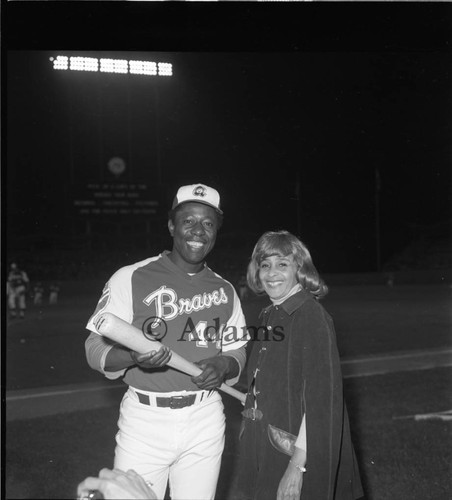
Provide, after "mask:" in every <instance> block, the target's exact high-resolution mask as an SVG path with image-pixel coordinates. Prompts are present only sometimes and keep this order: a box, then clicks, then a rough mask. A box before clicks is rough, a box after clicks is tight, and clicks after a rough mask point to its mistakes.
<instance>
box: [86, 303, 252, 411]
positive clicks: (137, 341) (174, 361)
mask: <svg viewBox="0 0 452 500" xmlns="http://www.w3.org/2000/svg"><path fill="white" fill-rule="evenodd" d="M95 326H96V328H97V330H98V331H99V333H101V334H102V335H104V336H105V337H108V338H109V339H110V340H113V341H115V342H117V343H118V344H121V345H123V346H125V347H128V348H129V349H131V350H132V351H136V352H139V353H140V354H145V353H147V352H149V351H158V350H160V348H161V347H162V345H163V344H162V343H161V342H159V341H158V340H152V339H149V338H148V337H145V336H144V335H143V332H142V331H141V330H140V329H139V328H137V327H136V326H133V325H131V324H129V323H127V322H126V321H124V320H122V319H121V318H118V316H116V315H114V314H112V313H108V312H106V313H102V314H101V315H100V316H99V318H98V319H97V320H96V322H95ZM168 366H171V367H172V368H175V369H176V370H179V371H181V372H183V373H186V374H187V375H191V376H192V377H196V376H198V375H199V374H200V373H201V372H202V370H201V368H199V366H196V365H195V364H194V363H192V362H191V361H188V360H186V359H185V358H183V357H182V356H180V355H179V354H177V353H176V352H174V351H172V355H171V359H170V360H169V361H168ZM219 389H220V390H222V391H223V392H226V393H227V394H229V395H230V396H232V397H234V398H236V399H238V400H239V401H240V402H241V403H242V404H245V399H246V394H244V393H243V392H240V391H238V390H237V389H234V388H233V387H230V386H229V385H226V384H221V386H220V387H219Z"/></svg>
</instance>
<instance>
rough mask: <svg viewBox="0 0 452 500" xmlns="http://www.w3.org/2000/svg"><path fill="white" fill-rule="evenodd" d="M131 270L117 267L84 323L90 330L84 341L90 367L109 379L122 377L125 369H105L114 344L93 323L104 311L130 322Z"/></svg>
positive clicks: (131, 305)
mask: <svg viewBox="0 0 452 500" xmlns="http://www.w3.org/2000/svg"><path fill="white" fill-rule="evenodd" d="M132 272H133V268H132V267H131V266H127V267H124V268H121V269H119V270H118V271H117V272H116V273H115V274H114V275H113V276H112V277H111V278H110V280H109V281H108V282H107V283H106V284H105V286H104V289H103V291H102V295H101V297H100V299H99V302H98V303H97V306H96V309H95V310H94V313H93V314H92V316H91V317H90V319H89V320H88V323H87V325H86V328H87V329H88V330H89V331H90V332H91V334H90V335H89V336H88V338H87V339H86V342H85V353H86V359H87V361H88V364H89V366H90V367H91V368H93V369H94V370H97V371H99V372H101V373H103V374H104V375H105V376H106V377H107V378H109V379H116V378H119V377H122V376H123V375H124V373H125V372H126V369H124V370H119V371H116V372H110V371H105V359H106V357H107V354H108V353H109V351H110V350H111V349H112V348H113V347H114V346H115V345H116V344H115V343H114V342H112V341H110V340H109V339H108V338H106V337H103V336H102V335H101V334H100V333H99V332H98V331H97V329H96V327H95V323H96V320H97V318H98V316H99V315H100V314H102V313H104V312H110V313H112V314H115V315H116V316H118V317H119V318H121V319H123V320H124V321H127V323H131V322H132V319H133V303H132V285H131V281H132Z"/></svg>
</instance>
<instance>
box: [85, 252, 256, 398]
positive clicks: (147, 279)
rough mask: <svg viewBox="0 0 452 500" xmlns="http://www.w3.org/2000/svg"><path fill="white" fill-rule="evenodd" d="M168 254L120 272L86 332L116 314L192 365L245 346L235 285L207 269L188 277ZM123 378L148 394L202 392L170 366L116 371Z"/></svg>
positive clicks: (109, 285) (116, 274) (107, 290)
mask: <svg viewBox="0 0 452 500" xmlns="http://www.w3.org/2000/svg"><path fill="white" fill-rule="evenodd" d="M167 253H168V252H164V253H162V254H161V255H159V256H158V257H152V258H150V259H146V260H144V261H141V262H138V263H136V264H133V265H130V266H126V267H123V268H121V269H119V271H117V272H116V273H115V274H114V275H113V276H112V277H111V278H110V280H109V282H108V283H107V284H106V285H105V287H104V290H103V293H102V296H101V298H100V300H99V302H98V305H97V307H96V310H95V312H94V314H93V316H92V317H91V318H90V320H89V322H88V325H87V328H88V329H89V330H91V331H92V332H96V333H98V332H97V331H96V327H95V326H94V324H95V320H96V317H97V316H98V315H99V314H100V313H102V312H111V313H113V314H115V315H116V316H119V317H120V318H122V319H123V320H124V321H127V322H128V323H130V324H132V325H134V326H136V327H137V328H139V329H140V330H142V331H143V332H144V333H143V334H147V335H149V334H150V335H155V338H156V339H157V340H160V341H161V342H162V343H163V344H165V345H166V346H168V347H169V348H170V349H172V350H173V351H174V352H176V353H178V354H179V355H181V356H183V357H184V358H186V359H188V360H190V361H192V362H196V361H200V360H202V359H206V358H209V357H212V356H215V355H217V354H218V353H220V352H222V353H226V352H227V351H230V350H234V349H239V348H240V347H243V346H244V345H245V344H246V341H247V332H246V326H245V318H244V316H243V313H242V309H241V306H240V302H239V300H238V297H237V294H236V292H235V289H234V287H233V286H232V284H231V283H229V282H228V281H226V280H224V279H223V278H221V276H219V275H217V274H216V273H214V272H213V271H212V270H211V269H209V268H208V267H207V266H205V267H204V269H203V270H202V271H200V272H199V273H196V274H194V275H188V274H187V273H185V272H184V271H183V270H181V269H180V268H179V267H177V266H176V265H175V264H174V263H173V262H171V260H170V259H169V258H168V256H167ZM105 355H106V354H105ZM105 355H104V356H105ZM121 375H124V381H125V382H126V383H127V384H128V385H130V386H132V387H135V388H137V389H142V390H146V391H153V392H171V391H183V390H187V391H196V390H199V388H198V387H197V386H196V384H194V383H193V382H192V381H191V380H190V376H188V375H186V374H183V373H181V372H179V371H177V370H174V369H173V368H171V367H169V366H165V367H163V368H159V369H155V370H152V371H146V370H143V369H141V368H140V367H138V366H133V367H131V368H129V369H127V370H123V371H122V372H121V373H119V372H116V376H117V377H118V376H121Z"/></svg>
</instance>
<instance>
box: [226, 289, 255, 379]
mask: <svg viewBox="0 0 452 500" xmlns="http://www.w3.org/2000/svg"><path fill="white" fill-rule="evenodd" d="M233 293H234V306H233V310H232V314H231V317H230V318H229V320H228V322H227V323H226V326H225V328H224V329H223V332H222V337H221V354H222V355H223V356H231V357H233V358H234V359H235V360H236V361H237V363H238V364H239V373H238V375H237V376H236V377H234V378H231V379H229V380H226V384H227V385H234V384H236V383H237V382H238V381H239V378H240V375H241V373H242V370H243V369H244V367H245V363H246V350H245V346H246V344H247V342H248V340H249V338H250V337H249V334H248V330H247V327H246V322H245V316H244V314H243V311H242V305H241V303H240V300H239V297H238V295H237V293H236V291H235V290H234V289H233Z"/></svg>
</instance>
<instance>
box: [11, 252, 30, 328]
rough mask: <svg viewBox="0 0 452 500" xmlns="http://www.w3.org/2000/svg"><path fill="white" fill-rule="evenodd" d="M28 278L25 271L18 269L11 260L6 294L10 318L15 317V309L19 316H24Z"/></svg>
mask: <svg viewBox="0 0 452 500" xmlns="http://www.w3.org/2000/svg"><path fill="white" fill-rule="evenodd" d="M29 283H30V280H29V279H28V276H27V273H26V272H25V271H23V270H21V269H19V267H18V265H17V264H16V263H15V262H13V263H12V264H11V267H10V271H9V274H8V283H7V295H8V307H9V314H10V317H11V318H13V319H14V318H17V310H19V317H20V318H24V317H25V309H26V308H27V304H26V294H27V291H28V286H29Z"/></svg>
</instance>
